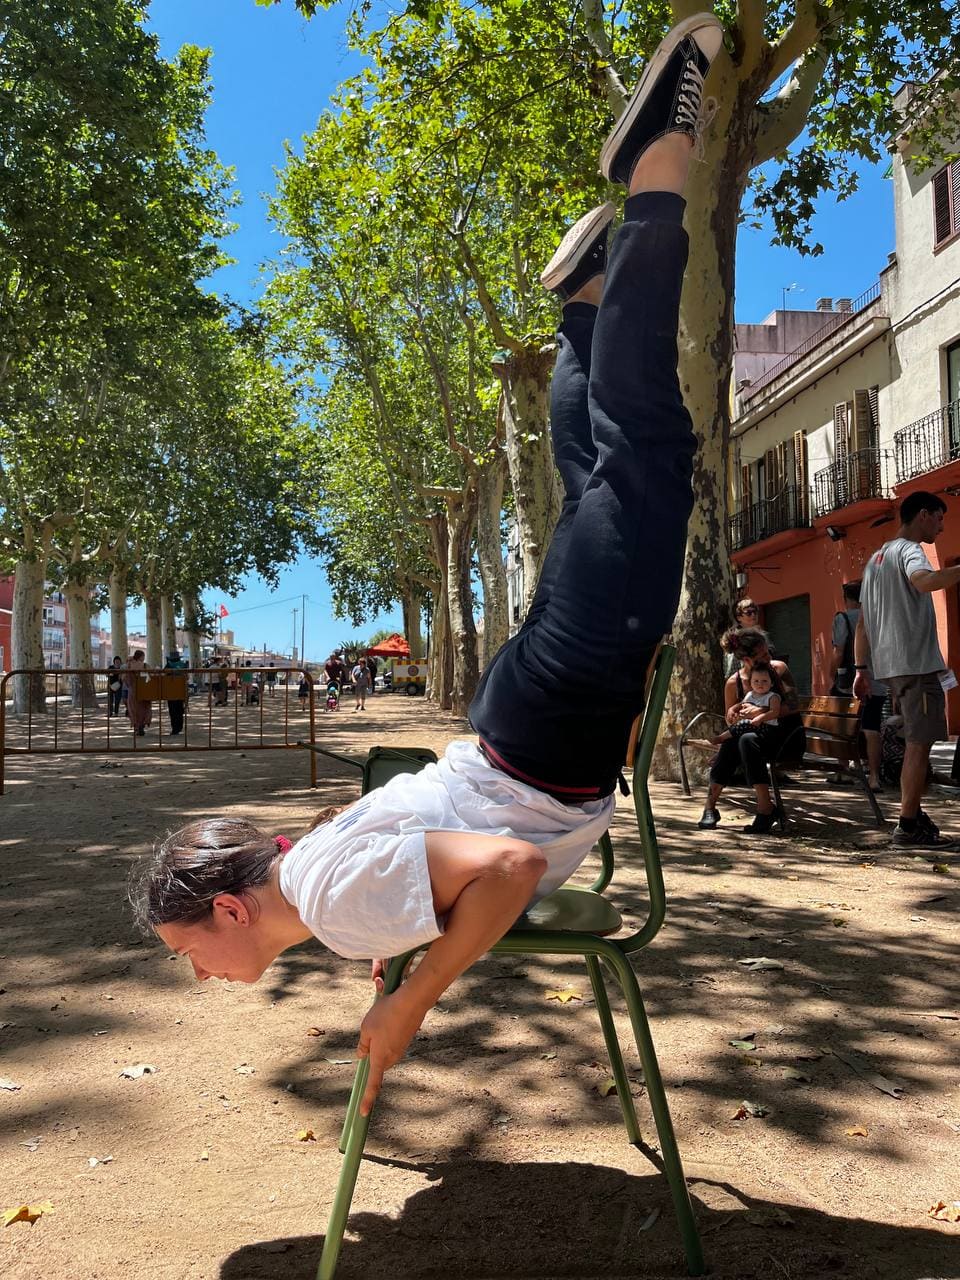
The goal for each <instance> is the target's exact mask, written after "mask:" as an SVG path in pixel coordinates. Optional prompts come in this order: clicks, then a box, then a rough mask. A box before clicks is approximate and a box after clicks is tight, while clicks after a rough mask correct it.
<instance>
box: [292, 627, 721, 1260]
mask: <svg viewBox="0 0 960 1280" xmlns="http://www.w3.org/2000/svg"><path fill="white" fill-rule="evenodd" d="M674 656H675V651H674V649H673V648H671V647H667V646H664V647H663V649H661V652H660V656H659V658H658V660H657V664H656V668H655V671H654V674H653V678H652V681H651V683H650V688H649V693H648V698H647V704H646V709H645V711H644V714H643V721H642V727H641V730H640V734H639V738H638V741H637V750H636V754H635V756H634V765H633V800H634V807H635V809H636V815H637V824H638V827H639V832H640V845H641V849H642V851H643V860H644V867H645V871H646V878H647V892H648V899H649V901H648V910H647V917H646V920H645V921H644V922H643V924H642V925H641V927H640V928H639V929H637V930H636V931H635V932H634V933H632V934H631V935H630V936H629V937H627V938H610V937H604V936H600V935H598V934H595V933H584V932H578V931H574V930H569V931H568V930H548V929H543V928H540V927H538V926H536V925H531V924H529V923H527V925H526V926H522V927H517V926H515V927H514V928H512V929H510V930H509V931H508V932H507V933H506V934H505V935H504V937H503V938H502V939H501V940H500V941H499V942H498V943H496V945H495V946H493V947H491V949H490V950H491V952H493V953H494V954H498V955H531V954H537V955H582V956H583V957H584V960H585V962H586V967H587V973H588V975H589V978H590V985H591V987H592V989H593V995H594V999H595V1001H596V1008H597V1013H598V1015H599V1019H600V1026H601V1030H602V1032H603V1038H604V1042H605V1044H606V1048H607V1053H608V1055H609V1058H610V1069H611V1073H612V1075H613V1079H614V1081H615V1083H616V1086H617V1097H618V1098H619V1101H620V1108H621V1112H622V1114H623V1123H624V1127H625V1128H626V1131H627V1138H628V1141H629V1142H630V1143H632V1144H633V1145H639V1144H640V1142H641V1136H640V1126H639V1123H638V1121H637V1113H636V1109H635V1107H634V1103H633V1097H632V1095H631V1093H630V1082H629V1079H628V1077H627V1070H626V1066H625V1065H624V1061H623V1055H622V1052H621V1049H620V1044H619V1040H618V1037H617V1032H616V1027H615V1025H614V1021H613V1014H612V1012H611V1009H610V1001H609V997H608V995H607V987H606V981H605V975H606V976H608V977H610V978H612V979H613V980H614V981H615V983H616V985H617V986H618V987H619V988H620V991H621V993H622V994H623V996H624V999H625V1002H626V1006H627V1012H628V1014H629V1018H630V1024H631V1027H632V1030H633V1035H634V1039H635V1041H636V1045H637V1049H638V1052H639V1056H640V1062H641V1065H642V1067H643V1073H644V1082H645V1084H646V1089H647V1096H648V1098H649V1100H650V1108H651V1111H652V1112H653V1118H654V1124H655V1125H656V1130H657V1135H658V1138H659V1141H660V1151H661V1158H662V1163H663V1171H664V1173H665V1175H666V1178H667V1182H668V1184H669V1188H670V1194H671V1197H672V1199H673V1206H674V1211H675V1213H676V1216H677V1221H678V1225H679V1227H680V1235H681V1239H682V1242H683V1247H684V1252H685V1254H686V1259H687V1268H688V1272H689V1274H690V1275H692V1276H700V1275H703V1274H704V1271H705V1264H704V1258H703V1251H702V1246H701V1243H700V1236H699V1233H698V1230H697V1224H696V1220H695V1218H694V1215H693V1208H692V1205H691V1203H690V1195H689V1192H688V1190H687V1184H686V1181H685V1178H684V1173H683V1166H682V1164H681V1160H680V1152H679V1150H678V1148H677V1140H676V1136H675V1134H674V1130H673V1122H672V1120H671V1118H670V1110H669V1107H668V1104H667V1097H666V1093H665V1090H664V1087H663V1079H662V1076H661V1073H660V1066H659V1063H658V1062H657V1055H656V1050H655V1048H654V1044H653V1038H652V1036H651V1033H650V1025H649V1022H648V1020H647V1014H646V1010H645V1008H644V1004H643V999H642V996H641V994H640V987H639V984H638V982H637V976H636V973H635V972H634V968H633V965H632V963H631V957H632V956H633V955H634V953H635V952H638V951H640V950H642V948H643V947H645V946H647V945H648V944H649V943H650V942H651V941H652V940H653V938H654V937H656V935H657V933H658V932H659V931H660V927H661V925H662V924H663V920H664V916H665V913H666V895H665V892H664V885H663V872H662V869H661V865H660V852H659V846H658V844H657V834H656V828H655V825H654V820H653V813H652V809H651V805H650V794H649V790H648V786H647V778H648V774H649V771H650V763H651V760H652V757H653V749H654V745H655V743H656V738H657V733H658V730H659V726H660V720H661V717H662V715H663V707H664V703H665V701H666V696H667V689H668V686H669V683H670V676H671V673H672V670H673V663H674ZM314 749H315V750H319V751H321V754H324V755H331V756H333V757H334V758H335V759H338V760H341V761H343V762H344V763H347V764H351V765H353V766H355V767H357V768H364V765H363V763H362V762H360V761H358V760H355V759H351V758H350V757H347V756H340V755H336V754H335V753H334V752H327V751H323V750H322V749H321V748H314ZM380 751H381V753H382V754H389V753H391V749H390V748H381V749H380ZM396 754H397V755H399V756H403V755H404V752H403V749H402V748H398V749H397V752H396ZM416 763H418V764H421V765H422V763H423V760H422V758H420V759H417V760H416ZM368 774H369V771H368V772H367V773H365V781H366V780H367V779H368ZM598 844H599V849H600V856H601V871H600V874H599V876H598V878H597V880H596V881H595V882H594V884H593V885H591V886H590V888H589V889H584V890H576V891H574V892H582V893H600V892H602V890H603V889H605V888H606V887H607V885H608V884H609V883H610V880H611V879H612V876H613V846H612V844H611V841H610V837H609V833H605V834H604V836H603V837H602V838H601V840H600V841H599V842H598ZM561 892H562V891H561ZM568 892H569V891H568ZM422 949H423V948H417V949H415V950H413V951H409V952H407V953H406V954H405V955H401V956H396V957H394V958H393V959H392V960H391V961H390V963H389V965H388V966H387V971H386V974H385V976H384V994H389V993H391V992H393V991H396V989H397V988H398V987H399V986H400V984H401V982H402V980H403V975H404V972H405V970H406V966H407V964H408V962H409V960H410V959H411V958H412V957H413V956H414V955H416V954H417V951H419V950H422ZM368 1072H369V1062H368V1060H367V1059H362V1060H361V1061H360V1062H359V1063H358V1064H357V1070H356V1074H355V1076H354V1081H353V1087H352V1089H351V1092H350V1100H349V1102H348V1104H347V1113H346V1117H345V1119H344V1123H343V1130H342V1133H341V1136H340V1143H339V1150H340V1152H341V1153H342V1154H343V1157H344V1160H343V1165H342V1167H341V1172H340V1178H339V1181H338V1184H337V1189H336V1192H335V1194H334V1199H333V1204H332V1206H331V1210H330V1219H329V1223H328V1225H327V1232H326V1236H325V1237H324V1243H323V1252H322V1254H321V1257H320V1262H319V1266H318V1269H317V1278H318V1280H332V1277H333V1275H334V1273H335V1271H336V1266H337V1261H338V1259H339V1255H340V1248H341V1244H342V1241H343V1233H344V1231H345V1229H346V1225H347V1218H348V1216H349V1213H350V1205H351V1202H352V1199H353V1193H354V1189H355V1187H356V1182H357V1175H358V1173H359V1169H360V1161H361V1158H362V1156H363V1150H364V1146H365V1144H366V1139H367V1132H368V1129H369V1125H370V1116H361V1115H360V1114H359V1111H358V1108H359V1104H360V1099H361V1098H362V1096H363V1092H364V1090H365V1088H366V1083H367V1076H368Z"/></svg>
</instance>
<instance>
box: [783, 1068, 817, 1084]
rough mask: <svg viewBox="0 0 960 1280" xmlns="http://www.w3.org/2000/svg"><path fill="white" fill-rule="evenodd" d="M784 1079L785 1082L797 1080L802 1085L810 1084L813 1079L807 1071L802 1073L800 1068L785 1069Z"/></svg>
mask: <svg viewBox="0 0 960 1280" xmlns="http://www.w3.org/2000/svg"><path fill="white" fill-rule="evenodd" d="M783 1078H784V1080H796V1081H798V1082H799V1083H800V1084H809V1083H810V1079H811V1078H810V1076H808V1075H807V1073H806V1072H805V1071H801V1070H800V1069H799V1068H798V1067H784V1068H783Z"/></svg>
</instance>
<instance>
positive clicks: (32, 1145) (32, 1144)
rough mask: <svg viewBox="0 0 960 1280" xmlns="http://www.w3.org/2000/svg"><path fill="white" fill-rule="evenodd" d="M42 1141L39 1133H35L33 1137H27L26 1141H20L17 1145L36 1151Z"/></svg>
mask: <svg viewBox="0 0 960 1280" xmlns="http://www.w3.org/2000/svg"><path fill="white" fill-rule="evenodd" d="M42 1141H43V1138H41V1137H40V1135H39V1134H37V1136H36V1137H35V1138H28V1139H27V1140H26V1142H21V1143H20V1144H19V1145H20V1146H21V1147H26V1148H27V1150H28V1151H36V1149H37V1148H38V1147H39V1146H40V1143H41V1142H42Z"/></svg>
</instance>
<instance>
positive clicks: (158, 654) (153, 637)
mask: <svg viewBox="0 0 960 1280" xmlns="http://www.w3.org/2000/svg"><path fill="white" fill-rule="evenodd" d="M143 603H144V606H145V608H146V611H147V666H148V667H162V666H163V616H162V612H161V605H160V597H159V595H156V594H154V593H153V592H149V593H145V594H144V597H143Z"/></svg>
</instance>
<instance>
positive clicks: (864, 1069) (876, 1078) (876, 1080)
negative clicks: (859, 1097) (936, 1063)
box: [824, 1045, 903, 1101]
mask: <svg viewBox="0 0 960 1280" xmlns="http://www.w3.org/2000/svg"><path fill="white" fill-rule="evenodd" d="M824 1047H825V1050H826V1052H827V1053H832V1054H833V1056H834V1057H835V1058H839V1059H840V1061H841V1062H843V1063H846V1065H847V1066H848V1067H850V1068H851V1069H852V1070H853V1071H856V1073H857V1075H859V1076H862V1077H863V1079H864V1080H866V1082H867V1084H869V1085H871V1086H872V1087H873V1088H874V1089H878V1090H879V1091H880V1092H881V1093H888V1094H889V1095H890V1097H891V1098H896V1099H897V1101H899V1100H900V1098H901V1096H902V1095H903V1085H902V1084H894V1083H893V1081H892V1080H888V1079H887V1078H886V1076H882V1075H880V1073H879V1072H877V1071H874V1070H873V1068H872V1067H871V1066H870V1064H869V1063H868V1062H867V1061H866V1060H865V1059H863V1058H860V1057H858V1056H857V1055H856V1054H853V1053H840V1052H839V1051H838V1050H837V1049H831V1048H830V1046H829V1045H826V1046H824Z"/></svg>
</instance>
